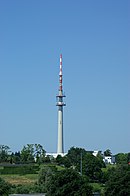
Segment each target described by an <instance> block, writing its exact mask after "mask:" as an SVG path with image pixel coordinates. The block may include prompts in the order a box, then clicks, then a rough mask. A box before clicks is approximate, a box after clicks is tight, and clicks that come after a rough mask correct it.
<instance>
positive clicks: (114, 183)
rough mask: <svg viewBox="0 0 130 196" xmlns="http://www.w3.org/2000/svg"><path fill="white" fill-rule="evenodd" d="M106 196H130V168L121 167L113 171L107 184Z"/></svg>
mask: <svg viewBox="0 0 130 196" xmlns="http://www.w3.org/2000/svg"><path fill="white" fill-rule="evenodd" d="M105 195H106V196H113V195H114V196H128V195H130V166H129V165H119V166H117V168H115V169H112V172H110V175H109V179H108V181H107V183H106V190H105Z"/></svg>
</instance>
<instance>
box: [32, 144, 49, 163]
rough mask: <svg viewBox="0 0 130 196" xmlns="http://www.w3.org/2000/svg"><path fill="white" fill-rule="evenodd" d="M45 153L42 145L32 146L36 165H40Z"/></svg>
mask: <svg viewBox="0 0 130 196" xmlns="http://www.w3.org/2000/svg"><path fill="white" fill-rule="evenodd" d="M45 153H46V151H45V150H44V149H43V147H42V145H40V144H35V145H34V156H35V158H36V162H37V163H39V164H40V163H42V162H43V161H44V159H45Z"/></svg>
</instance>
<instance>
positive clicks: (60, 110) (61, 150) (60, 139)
mask: <svg viewBox="0 0 130 196" xmlns="http://www.w3.org/2000/svg"><path fill="white" fill-rule="evenodd" d="M63 97H65V95H63V87H62V55H60V72H59V93H58V95H57V96H56V98H57V104H56V106H58V144H57V154H61V155H62V154H63V153H64V145H63V106H65V105H66V104H65V103H64V102H63Z"/></svg>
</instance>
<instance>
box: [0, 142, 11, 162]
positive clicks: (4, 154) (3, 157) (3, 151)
mask: <svg viewBox="0 0 130 196" xmlns="http://www.w3.org/2000/svg"><path fill="white" fill-rule="evenodd" d="M9 149H10V148H9V146H7V145H0V162H1V163H2V162H8V158H9Z"/></svg>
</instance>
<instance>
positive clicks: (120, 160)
mask: <svg viewBox="0 0 130 196" xmlns="http://www.w3.org/2000/svg"><path fill="white" fill-rule="evenodd" d="M115 158H116V163H117V164H127V163H128V159H129V153H128V154H127V153H118V154H117V155H116V156H115Z"/></svg>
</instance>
